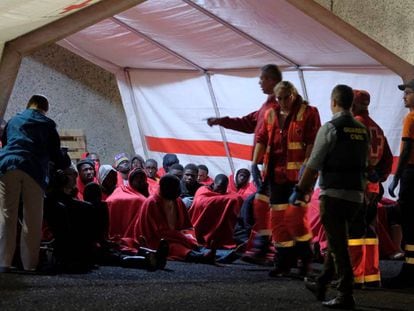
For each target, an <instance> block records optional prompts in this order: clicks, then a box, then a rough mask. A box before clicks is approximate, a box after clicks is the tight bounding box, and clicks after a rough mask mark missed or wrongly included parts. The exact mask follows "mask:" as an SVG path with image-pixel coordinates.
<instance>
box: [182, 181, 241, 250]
mask: <svg viewBox="0 0 414 311" xmlns="http://www.w3.org/2000/svg"><path fill="white" fill-rule="evenodd" d="M228 182H229V180H228V178H227V176H226V175H224V174H218V175H217V176H216V178H215V179H214V183H213V184H211V185H210V186H202V187H201V188H200V189H198V190H197V192H196V194H195V196H194V201H193V204H192V205H191V208H190V209H189V211H188V213H189V215H190V219H191V222H192V223H193V225H194V229H195V233H196V237H197V241H198V242H199V243H200V244H202V245H204V246H206V247H208V246H210V245H211V244H212V243H213V242H214V243H215V246H216V247H218V248H232V247H235V244H236V243H235V241H234V239H233V231H234V226H235V225H236V221H237V215H238V214H239V211H240V207H241V205H242V202H243V199H242V198H241V197H240V196H239V195H238V194H234V193H229V192H227V186H228Z"/></svg>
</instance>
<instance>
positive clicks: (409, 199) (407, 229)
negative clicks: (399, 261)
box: [398, 165, 414, 267]
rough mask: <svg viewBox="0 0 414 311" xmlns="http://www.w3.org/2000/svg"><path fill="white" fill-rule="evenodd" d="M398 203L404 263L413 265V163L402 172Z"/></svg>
mask: <svg viewBox="0 0 414 311" xmlns="http://www.w3.org/2000/svg"><path fill="white" fill-rule="evenodd" d="M398 203H399V205H400V209H401V226H402V230H403V238H404V242H405V251H406V254H405V255H406V264H408V265H410V266H413V267H414V165H408V166H407V167H406V168H405V169H404V171H403V173H402V176H401V180H400V193H399V199H398Z"/></svg>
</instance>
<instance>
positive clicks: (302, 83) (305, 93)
mask: <svg viewBox="0 0 414 311" xmlns="http://www.w3.org/2000/svg"><path fill="white" fill-rule="evenodd" d="M298 75H299V79H300V85H301V86H302V91H303V98H304V99H305V100H306V101H307V102H309V97H308V90H307V89H306V83H305V77H304V76H303V70H302V69H301V68H298Z"/></svg>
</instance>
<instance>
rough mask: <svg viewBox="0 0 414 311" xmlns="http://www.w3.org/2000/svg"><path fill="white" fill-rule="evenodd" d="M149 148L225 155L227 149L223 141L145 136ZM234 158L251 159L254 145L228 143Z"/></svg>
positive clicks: (199, 154)
mask: <svg viewBox="0 0 414 311" xmlns="http://www.w3.org/2000/svg"><path fill="white" fill-rule="evenodd" d="M145 139H146V141H147V145H148V148H149V150H151V151H156V152H164V153H181V154H190V155H197V156H211V157H225V156H227V155H226V150H225V149H224V144H223V142H221V141H212V140H186V139H175V138H160V137H152V136H145ZM228 146H229V149H230V155H231V156H232V157H233V158H238V159H243V160H251V157H252V147H251V146H248V145H242V144H236V143H228Z"/></svg>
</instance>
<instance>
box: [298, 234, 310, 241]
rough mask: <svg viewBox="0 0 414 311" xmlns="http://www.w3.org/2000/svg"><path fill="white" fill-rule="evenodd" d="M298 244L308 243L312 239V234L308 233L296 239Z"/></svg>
mask: <svg viewBox="0 0 414 311" xmlns="http://www.w3.org/2000/svg"><path fill="white" fill-rule="evenodd" d="M295 239H296V241H298V242H306V241H309V240H310V239H312V233H306V234H305V235H302V236H298V237H296V238H295Z"/></svg>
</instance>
